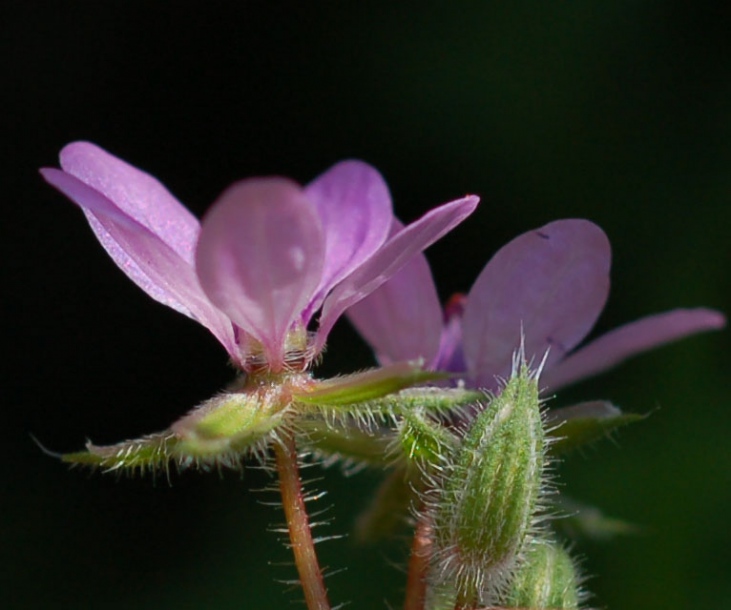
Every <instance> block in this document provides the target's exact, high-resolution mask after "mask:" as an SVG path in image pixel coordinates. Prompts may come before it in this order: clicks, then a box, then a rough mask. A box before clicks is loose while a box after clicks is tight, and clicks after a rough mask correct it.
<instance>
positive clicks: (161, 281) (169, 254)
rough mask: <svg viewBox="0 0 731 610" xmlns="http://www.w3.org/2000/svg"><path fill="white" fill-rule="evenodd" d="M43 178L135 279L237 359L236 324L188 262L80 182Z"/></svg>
mask: <svg viewBox="0 0 731 610" xmlns="http://www.w3.org/2000/svg"><path fill="white" fill-rule="evenodd" d="M41 174H42V175H43V177H44V178H45V179H46V180H47V181H48V182H49V183H50V184H51V185H53V186H54V187H56V188H57V189H58V190H59V191H61V192H62V193H63V194H64V195H66V196H67V197H69V198H70V199H71V200H72V201H74V202H75V203H76V204H77V205H79V206H80V207H81V208H82V210H83V211H84V213H85V214H86V216H87V218H88V220H89V223H90V224H91V226H92V228H94V229H95V232H96V234H97V236H98V237H99V239H100V241H101V242H102V245H103V246H104V248H106V250H107V252H109V254H110V255H111V257H112V259H113V260H114V261H115V262H116V263H117V265H119V267H120V268H121V269H122V271H124V272H125V273H126V274H127V276H128V277H129V278H130V279H131V280H132V281H134V282H135V283H136V284H137V285H138V286H139V287H140V288H142V289H143V290H144V291H145V292H146V293H147V294H149V295H150V296H151V297H152V298H153V299H155V300H157V301H159V302H161V303H163V304H165V305H168V306H169V307H172V308H173V309H175V310H177V311H179V312H181V313H183V314H185V315H187V316H189V317H191V318H193V319H195V320H197V321H198V322H200V323H201V324H203V325H204V326H206V327H207V328H208V329H209V330H210V331H211V332H212V333H213V334H214V335H215V336H216V338H217V339H218V340H219V341H220V342H221V343H222V344H223V346H224V347H225V348H226V350H227V351H228V352H229V354H230V355H231V356H232V357H234V358H236V357H237V349H236V342H235V340H234V334H233V328H232V326H231V322H230V321H229V320H228V318H226V316H224V315H223V314H222V313H221V312H220V311H218V310H217V309H216V308H215V307H213V305H211V303H210V302H209V301H208V299H207V298H206V296H205V295H204V294H203V291H202V290H201V287H200V285H199V284H198V279H197V277H196V275H195V270H194V269H193V266H192V265H191V264H190V263H189V262H188V261H187V260H185V259H183V258H182V257H181V256H180V254H179V253H178V252H176V251H175V250H174V249H173V248H171V247H170V246H169V245H168V244H166V243H165V242H164V241H163V240H162V239H161V238H160V236H159V235H157V234H155V233H153V232H152V231H151V230H150V229H148V228H147V227H145V226H143V225H142V224H140V223H139V222H138V221H137V220H135V219H134V218H132V217H130V216H129V215H128V214H127V213H126V212H124V211H122V210H120V209H119V208H118V207H117V206H116V205H115V204H114V203H113V202H112V201H110V200H109V199H107V198H106V197H105V196H104V195H103V194H101V193H100V192H98V191H97V190H95V189H93V188H92V187H90V186H88V185H86V184H85V183H83V182H82V181H81V180H78V179H77V178H75V177H74V176H71V175H69V174H67V173H65V172H62V171H60V170H57V169H52V168H47V169H42V170H41Z"/></svg>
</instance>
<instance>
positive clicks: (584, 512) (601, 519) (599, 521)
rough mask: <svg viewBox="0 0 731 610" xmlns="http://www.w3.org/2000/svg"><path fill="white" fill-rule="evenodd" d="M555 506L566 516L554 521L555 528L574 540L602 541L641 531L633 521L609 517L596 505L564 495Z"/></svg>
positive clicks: (555, 502)
mask: <svg viewBox="0 0 731 610" xmlns="http://www.w3.org/2000/svg"><path fill="white" fill-rule="evenodd" d="M554 506H555V508H556V509H557V510H556V512H558V513H559V514H561V515H564V516H562V518H561V519H555V520H553V521H552V525H553V528H554V529H555V530H556V531H557V532H559V533H560V534H562V535H564V536H566V537H568V538H571V539H573V540H577V539H581V538H584V539H587V540H596V541H598V542H602V541H605V540H610V539H612V538H615V537H616V536H630V535H633V534H637V533H639V532H640V531H641V528H640V527H639V526H637V525H635V524H633V523H629V522H628V521H624V520H622V519H617V518H616V517H609V516H607V515H605V514H604V513H603V512H602V511H601V510H600V509H599V508H597V507H596V506H590V505H588V504H583V503H580V502H577V501H576V500H573V499H571V498H567V497H566V496H564V495H561V496H558V497H557V499H556V500H555V501H554Z"/></svg>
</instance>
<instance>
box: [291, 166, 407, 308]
mask: <svg viewBox="0 0 731 610" xmlns="http://www.w3.org/2000/svg"><path fill="white" fill-rule="evenodd" d="M305 195H306V196H307V199H308V200H309V201H310V202H311V203H312V204H313V205H314V206H315V208H316V209H317V212H318V214H319V216H320V221H321V223H322V228H323V233H324V238H325V265H324V268H323V271H322V278H321V280H320V285H319V286H318V288H317V294H316V295H315V297H314V299H313V301H312V303H311V304H310V306H309V307H308V309H307V312H306V313H305V317H306V318H309V317H310V315H311V314H312V313H313V312H315V311H317V309H319V307H320V306H321V305H322V301H323V299H324V298H325V296H326V295H327V293H328V292H329V291H330V290H331V289H332V288H333V286H335V285H336V284H337V283H338V282H340V281H341V280H342V279H343V278H345V277H346V276H347V275H350V273H352V272H353V270H354V269H356V268H357V267H358V266H360V265H361V264H362V263H363V262H364V261H365V260H366V259H367V258H368V257H370V256H371V255H372V254H373V253H374V252H375V251H376V250H378V248H379V247H380V246H381V245H382V244H383V242H384V241H386V238H387V237H388V233H389V230H390V228H391V220H392V218H393V210H392V205H391V194H390V193H389V192H388V187H387V186H386V183H385V181H384V180H383V177H382V176H381V174H379V173H378V171H377V170H376V169H375V168H373V167H371V166H370V165H368V164H367V163H363V162H362V161H343V162H341V163H338V164H337V165H334V166H333V167H331V168H330V169H329V170H328V171H326V172H325V173H324V174H322V175H321V176H319V177H318V178H316V179H315V180H314V181H313V182H311V183H310V184H308V185H307V186H306V187H305Z"/></svg>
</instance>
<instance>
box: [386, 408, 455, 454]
mask: <svg viewBox="0 0 731 610" xmlns="http://www.w3.org/2000/svg"><path fill="white" fill-rule="evenodd" d="M399 442H400V446H401V449H402V450H403V454H404V455H405V456H406V459H407V460H408V461H409V462H416V463H419V464H422V465H425V466H427V465H430V464H437V463H439V462H444V461H445V459H446V457H447V455H448V454H449V455H451V454H452V452H453V451H454V449H455V447H456V445H457V437H456V436H455V435H454V434H453V433H452V432H450V431H449V430H448V429H447V428H446V427H444V426H443V425H441V424H440V423H439V422H437V421H435V420H434V419H432V418H430V417H429V416H427V415H426V414H425V413H424V412H423V411H422V410H421V409H414V410H412V411H408V412H406V413H404V414H403V419H402V420H401V421H400V422H399Z"/></svg>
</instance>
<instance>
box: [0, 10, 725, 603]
mask: <svg viewBox="0 0 731 610" xmlns="http://www.w3.org/2000/svg"><path fill="white" fill-rule="evenodd" d="M2 11H3V12H4V13H5V15H4V17H3V18H2V23H3V25H2V26H0V27H1V28H2V38H1V39H2V42H1V43H0V44H2V53H1V54H0V61H2V83H3V96H2V98H3V107H4V108H5V110H4V111H3V119H2V120H3V127H4V129H5V133H4V134H3V136H2V142H3V144H4V147H3V148H4V152H3V155H4V161H5V163H4V167H5V169H4V171H3V177H2V181H3V186H4V192H5V196H4V209H5V210H6V212H5V217H4V220H3V221H2V228H3V230H4V232H6V233H7V234H6V235H4V237H3V239H2V246H3V249H4V255H3V260H4V263H3V273H4V274H5V279H4V281H3V286H4V287H5V294H4V298H3V305H2V309H3V319H4V325H5V331H4V335H5V337H7V341H6V345H7V352H8V353H7V358H6V365H5V366H4V372H3V375H4V376H5V380H4V382H3V387H5V388H9V392H6V393H5V396H4V398H3V401H2V404H3V420H2V421H3V426H2V428H3V435H4V441H3V449H4V459H3V463H2V466H0V473H1V476H2V503H1V509H0V510H2V519H1V520H0V553H2V558H1V561H2V565H1V566H0V580H5V581H6V582H5V583H3V584H2V585H1V586H0V605H2V606H3V607H5V608H103V609H117V608H119V609H121V608H137V609H141V610H142V609H148V608H149V609H152V608H155V609H158V608H191V609H204V608H205V609H209V608H214V609H216V610H227V609H234V608H236V609H241V608H246V609H250V610H257V609H264V608H274V607H288V606H289V605H290V603H291V602H292V601H293V600H295V601H296V600H298V599H299V594H298V592H297V591H296V590H293V589H292V588H291V587H290V588H288V587H287V586H285V585H282V584H279V583H278V582H276V581H275V579H281V580H286V579H291V578H293V577H294V570H293V568H292V567H291V566H287V565H284V563H285V562H286V561H288V556H287V553H286V552H285V551H284V550H283V548H282V545H281V544H280V543H279V542H278V541H277V534H274V533H271V532H268V531H267V528H268V527H269V526H272V525H276V524H277V523H278V522H279V521H281V517H280V514H279V512H278V510H277V509H276V508H272V507H270V506H266V505H263V504H262V501H270V500H272V499H274V498H273V495H272V494H267V493H266V492H257V491H254V490H256V489H261V488H263V487H266V486H267V485H270V484H271V481H270V479H269V478H268V476H267V475H266V473H263V472H261V471H259V470H256V469H253V468H252V469H248V470H247V471H246V472H245V473H244V475H243V476H240V475H238V474H236V473H228V474H224V475H223V476H222V477H219V476H218V475H216V474H211V475H203V474H197V473H185V474H183V475H181V476H173V477H172V485H168V484H167V482H165V481H164V480H158V481H156V482H155V481H152V480H150V479H128V478H121V479H117V478H115V477H114V476H100V475H90V474H88V473H86V472H84V471H80V470H68V469H67V468H65V467H64V466H63V465H61V464H60V463H58V462H57V461H56V460H54V459H52V458H50V457H48V456H46V455H44V454H43V453H42V452H41V450H40V449H39V448H38V447H37V446H36V445H35V444H34V443H33V441H32V440H31V434H32V435H35V436H36V437H37V438H38V439H39V440H40V441H41V442H42V443H43V444H44V445H45V446H47V447H48V448H50V449H51V450H54V451H72V450H75V449H78V448H80V447H81V446H82V445H83V443H84V442H85V440H86V439H87V438H91V439H93V440H94V441H95V442H96V443H111V442H115V441H118V440H122V439H124V438H129V437H133V436H136V435H140V434H143V433H146V432H152V431H156V430H159V429H162V428H164V427H166V426H167V425H168V424H169V423H170V422H171V421H173V420H174V419H175V418H176V417H178V416H179V415H181V414H182V413H183V412H185V411H187V410H188V409H189V408H190V407H191V406H193V405H194V404H196V403H197V402H198V401H201V400H203V399H205V398H207V397H208V396H209V395H211V394H212V393H214V392H215V391H217V390H218V389H219V388H220V387H221V386H222V385H223V384H224V383H225V382H226V381H227V380H228V379H229V377H230V375H231V370H230V369H229V368H228V367H227V364H226V357H225V354H224V352H223V350H222V349H221V348H220V347H219V346H218V344H217V343H216V341H215V340H214V339H213V337H212V336H210V335H209V334H208V332H207V331H206V330H205V329H203V328H202V327H199V326H197V325H196V324H194V323H192V322H191V321H189V320H188V319H186V318H184V317H183V316H180V315H179V314H176V313H174V312H172V311H171V310H167V309H166V308H164V307H162V306H160V305H158V304H156V303H155V302H153V301H152V300H150V299H149V298H148V297H147V296H145V295H144V294H143V293H142V292H141V291H139V290H138V289H137V288H136V287H135V286H134V285H133V284H132V283H131V282H130V281H129V280H127V279H126V278H125V277H124V276H123V274H122V273H120V272H119V271H118V270H117V269H116V268H115V267H114V265H113V264H112V262H111V261H110V260H109V259H108V258H107V256H106V254H105V253H104V252H103V251H102V249H101V248H100V247H99V245H98V244H97V243H96V241H95V239H94V238H93V237H92V234H91V232H90V230H89V228H88V226H87V225H86V223H85V222H84V220H83V217H82V215H81V213H80V212H79V211H78V210H77V209H75V208H74V206H73V205H72V204H70V203H68V202H66V201H65V200H63V198H62V197H61V196H60V195H58V194H57V193H56V192H55V191H53V190H52V189H51V188H50V187H48V186H47V185H45V184H44V183H43V182H42V181H41V179H40V177H39V175H38V174H37V168H38V167H40V166H53V165H56V163H57V153H58V151H59V149H60V148H61V147H62V146H63V145H64V144H65V143H67V142H70V141H73V140H78V139H88V140H91V141H94V142H96V143H98V144H99V145H101V146H103V147H105V148H107V149H108V150H109V151H111V152H113V153H114V154H117V155H118V156H120V157H122V158H123V159H126V160H128V161H130V162H131V163H133V164H135V165H137V166H139V167H141V168H144V169H146V170H147V171H149V172H150V173H152V174H153V175H155V176H157V177H159V178H160V179H161V180H162V181H163V182H164V183H165V184H167V185H168V186H169V188H170V189H171V190H172V191H173V193H175V194H176V195H177V196H178V197H179V198H180V199H181V201H183V202H184V203H185V204H186V205H187V206H189V207H190V208H191V209H192V210H193V211H194V212H195V213H196V214H199V215H200V214H202V213H203V212H204V211H205V209H206V208H207V207H208V206H209V204H210V203H211V202H212V201H213V200H214V199H215V197H216V196H217V195H218V194H219V193H220V192H221V191H222V190H223V189H224V188H225V187H226V186H227V185H228V184H229V183H231V182H232V181H234V180H236V179H238V178H242V177H246V176H253V175H264V174H283V175H287V176H291V177H294V178H295V179H297V180H299V181H302V182H306V181H308V180H310V179H311V178H313V177H314V176H316V175H317V174H318V173H320V172H321V171H323V170H324V169H326V168H327V167H328V166H329V165H330V164H332V163H333V162H335V161H337V160H340V159H343V158H347V157H358V158H362V159H364V160H367V161H369V162H371V163H372V164H374V165H375V166H376V167H378V168H379V169H380V170H381V171H382V172H383V174H384V175H385V177H386V179H387V181H388V182H389V184H390V187H391V189H392V193H393V197H394V201H395V206H396V210H397V212H398V213H399V215H400V216H401V217H402V218H403V219H404V220H411V219H413V218H416V217H417V216H419V215H420V214H422V213H423V212H425V211H426V210H427V209H428V208H430V207H432V206H434V205H436V204H439V203H442V202H444V201H447V200H450V199H454V198H456V197H459V196H461V195H463V194H465V193H467V192H470V193H478V194H479V195H481V197H482V204H481V206H480V208H479V209H478V211H477V212H476V214H475V215H474V217H473V218H472V219H471V220H469V221H468V222H467V223H466V224H465V225H464V226H462V227H460V228H459V229H458V230H456V231H455V232H454V233H453V234H451V235H450V236H449V237H447V238H446V239H444V240H443V241H442V242H440V243H439V244H437V245H436V246H434V247H433V248H432V249H431V250H430V251H429V256H430V260H431V261H432V263H433V268H434V273H435V276H436V278H437V282H438V284H439V287H440V291H441V294H442V297H443V298H445V299H446V298H447V297H448V296H449V295H450V294H451V293H453V292H455V291H458V290H466V289H468V288H469V286H470V285H471V283H472V280H473V279H474V278H475V277H476V275H477V273H478V272H479V270H480V269H481V268H482V266H483V265H484V264H485V262H486V261H487V260H488V258H489V257H490V255H491V254H492V253H493V252H494V251H495V250H496V249H497V248H498V247H499V246H500V245H501V244H503V243H505V242H506V241H508V240H509V239H511V238H512V237H514V236H516V235H518V234H519V233H521V232H523V231H526V230H528V229H531V228H534V227H537V226H540V225H542V224H544V223H546V222H548V221H550V220H553V219H557V218H565V217H585V218H589V219H591V220H593V221H595V222H597V223H598V224H600V225H601V226H602V227H603V228H604V229H605V231H606V232H607V233H608V235H609V237H610V239H611V241H612V243H613V247H614V266H613V290H612V295H611V297H610V301H609V304H608V307H607V309H606V310H605V312H604V314H603V316H602V318H601V319H600V321H599V324H598V326H597V329H596V331H595V332H600V331H602V330H606V329H608V328H611V327H613V326H616V325H619V324H621V323H622V322H624V321H629V320H632V319H635V318H638V317H641V316H643V315H645V314H649V313H652V312H658V311H662V310H665V309H670V308H673V307H676V306H695V305H707V306H711V307H715V308H718V309H722V310H724V311H726V312H727V313H728V312H731V283H730V278H731V260H729V259H730V256H729V253H730V251H731V248H729V241H730V240H729V229H731V222H730V220H731V212H729V202H730V201H731V65H730V61H731V36H729V32H730V31H731V9H729V5H728V4H726V3H721V2H703V1H700V2H695V3H686V2H656V1H650V0H645V1H637V0H635V1H632V2H628V1H615V2H596V1H593V0H588V1H582V2H578V1H577V2H560V3H559V2H550V3H549V2H540V1H537V0H533V1H517V2H510V3H504V2H489V1H484V0H483V1H479V2H477V1H476V2H468V1H455V2H450V3H441V2H429V1H427V0H421V1H420V2H367V3H366V2H363V3H356V2H347V3H346V2H340V3H336V2H245V1H240V2H211V3H206V4H204V3H202V2H195V3H194V2H183V1H181V2H151V1H146V2H142V1H130V0H127V1H125V2H103V3H102V2H91V1H86V0H84V1H75V2H70V1H62V2H47V3H43V2H20V1H14V2H12V1H11V2H6V3H4V5H3V9H2ZM730 352H731V341H730V340H729V332H728V331H724V332H722V333H715V334H709V335H704V336H698V337H694V338H691V339H689V340H686V341H683V342H681V343H678V344H676V345H673V346H670V347H666V348H664V349H662V350H658V351H657V352H655V353H652V354H648V355H645V356H642V357H639V358H636V359H635V360H633V361H632V362H631V363H627V364H625V365H623V366H621V367H619V368H618V369H616V370H614V371H613V372H611V373H610V374H607V375H604V376H602V377H601V378H598V379H595V380H591V381H587V382H585V383H583V384H581V385H579V386H576V387H574V388H572V389H570V390H568V391H566V392H564V393H563V394H562V395H560V396H559V397H557V398H556V399H555V401H554V402H553V404H557V405H558V404H569V403H570V402H571V401H575V400H580V399H588V398H610V399H612V400H614V401H615V402H616V403H617V404H619V405H621V406H622V407H623V408H625V409H626V410H631V411H639V412H648V411H652V412H653V415H652V417H651V418H650V419H649V420H648V421H646V422H644V423H642V424H639V425H637V426H635V427H634V428H632V429H628V430H626V431H624V432H622V433H621V434H620V435H619V436H617V438H616V439H615V442H613V443H612V442H603V443H600V444H598V445H597V446H596V447H593V448H591V449H589V450H587V451H585V452H584V453H583V454H579V455H574V456H571V457H570V458H569V459H568V460H567V461H566V463H564V464H563V465H562V466H561V468H560V476H561V481H562V484H563V489H565V491H566V493H568V494H570V495H571V496H573V497H575V498H577V499H580V500H581V501H584V502H587V503H593V504H597V505H599V506H601V507H602V508H603V510H604V511H605V512H606V513H607V514H610V515H613V516H617V517H621V518H623V519H625V520H627V521H629V522H632V523H634V524H637V525H638V526H639V528H640V533H639V534H638V535H636V536H630V537H621V538H617V539H614V540H611V541H609V542H607V543H603V544H598V543H596V542H579V543H578V544H577V546H576V549H577V552H579V553H580V554H582V555H584V556H585V562H584V565H585V569H586V571H587V573H588V574H589V575H591V576H592V578H591V579H590V580H589V581H588V588H590V589H591V590H592V591H593V592H594V593H595V597H594V598H593V600H592V605H594V606H598V607H602V608H608V609H614V610H620V609H621V610H625V609H638V610H653V609H664V608H668V607H672V608H681V607H694V608H720V607H722V605H723V603H724V602H723V600H728V599H731V579H730V578H729V577H728V573H729V569H730V568H731V552H729V548H731V528H730V527H729V521H728V513H729V510H731V484H730V483H731V475H730V473H731V448H730V444H729V440H728V439H729V436H730V433H731V405H730V404H729V391H730V390H731V384H730V383H729V372H728V359H729V354H730ZM370 358H371V357H370V354H369V352H368V350H367V348H366V347H365V346H364V345H363V344H362V343H361V342H360V340H359V339H358V337H357V336H356V335H355V334H354V333H353V331H352V330H351V329H350V328H349V327H348V326H347V323H345V322H343V323H341V324H340V325H339V326H338V328H337V329H336V331H335V333H334V334H333V336H332V339H331V341H330V348H329V353H328V358H327V359H326V364H325V365H324V367H323V370H322V372H323V374H330V373H333V372H344V371H348V370H354V369H357V368H360V367H364V366H367V365H369V364H370V363H371V359H370ZM8 363H9V366H8ZM309 473H311V475H312V476H313V477H314V476H317V477H320V476H323V477H324V478H323V479H322V480H320V481H319V482H318V483H317V486H318V487H319V488H321V489H327V490H328V491H330V494H329V495H328V496H326V498H325V499H324V500H321V501H320V503H321V504H322V507H323V508H324V507H325V506H327V505H329V504H333V505H334V506H335V508H334V509H332V510H331V511H330V512H329V513H327V514H328V516H329V517H330V518H331V524H330V525H329V526H326V527H324V528H323V529H322V530H321V531H320V532H319V533H320V534H321V535H327V534H347V533H348V532H349V531H350V529H351V525H352V520H353V517H354V514H355V513H354V512H353V510H354V507H358V506H360V505H364V504H365V503H366V502H367V499H368V497H369V496H370V495H371V494H372V492H373V489H374V487H375V485H376V484H377V482H378V476H377V473H364V474H360V475H358V476H355V477H352V478H349V479H346V478H344V477H342V476H341V474H340V473H339V472H337V471H328V472H325V473H324V474H322V473H317V472H315V471H314V470H311V471H309ZM405 544H406V541H405V540H403V541H398V542H396V543H394V544H391V545H386V546H376V547H373V548H360V547H357V546H356V545H355V544H354V543H353V542H352V541H351V540H349V539H348V538H345V539H343V540H339V541H334V542H326V543H324V544H323V545H322V546H321V552H322V553H323V557H324V559H323V563H325V564H326V565H328V566H329V567H330V568H331V569H332V570H337V569H340V568H347V570H346V571H344V572H340V573H338V574H336V575H334V576H332V577H331V578H330V579H329V580H328V585H329V587H330V590H331V596H332V599H333V601H334V602H343V601H347V600H350V601H352V605H351V606H350V607H352V608H354V609H358V608H368V609H370V608H385V607H387V606H386V603H385V601H384V600H388V602H390V603H391V604H392V605H393V607H398V606H399V604H400V600H401V594H402V588H403V583H404V576H403V574H402V572H401V570H400V567H403V563H404V556H405V554H404V546H405ZM3 602H4V603H3Z"/></svg>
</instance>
